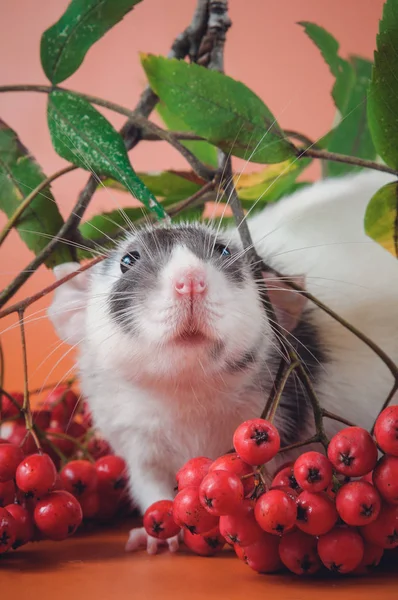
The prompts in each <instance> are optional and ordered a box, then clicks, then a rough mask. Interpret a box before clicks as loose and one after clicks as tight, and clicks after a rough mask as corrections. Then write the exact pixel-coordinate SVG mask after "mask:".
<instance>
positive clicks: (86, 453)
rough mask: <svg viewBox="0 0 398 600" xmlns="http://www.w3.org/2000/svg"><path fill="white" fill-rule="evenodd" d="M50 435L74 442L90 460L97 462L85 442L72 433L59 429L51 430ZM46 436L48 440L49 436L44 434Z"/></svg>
mask: <svg viewBox="0 0 398 600" xmlns="http://www.w3.org/2000/svg"><path fill="white" fill-rule="evenodd" d="M43 434H44V432H43ZM48 435H51V437H54V438H57V439H60V440H67V441H68V442H71V443H73V444H74V445H75V446H76V448H79V450H81V451H82V452H83V453H84V456H86V457H87V458H88V460H89V461H90V462H95V461H94V459H93V457H92V456H91V454H90V452H89V451H88V450H87V448H86V447H85V446H84V444H82V443H81V442H79V440H77V439H76V438H74V437H72V436H71V435H68V434H67V433H58V431H51V432H50V433H49V434H48ZM44 438H45V439H46V441H47V440H48V437H47V435H46V434H44Z"/></svg>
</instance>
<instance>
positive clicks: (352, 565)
mask: <svg viewBox="0 0 398 600" xmlns="http://www.w3.org/2000/svg"><path fill="white" fill-rule="evenodd" d="M318 554H319V558H320V559H321V561H322V562H323V564H324V565H325V567H326V568H327V569H329V571H332V572H333V573H349V572H350V571H353V570H354V569H356V568H357V567H358V566H359V565H360V563H361V561H362V559H363V555H364V543H363V539H362V538H361V536H360V535H359V533H357V532H356V531H355V529H351V528H348V527H347V528H345V527H341V528H339V527H336V528H335V529H332V531H329V533H326V534H325V535H322V536H321V537H320V538H319V540H318Z"/></svg>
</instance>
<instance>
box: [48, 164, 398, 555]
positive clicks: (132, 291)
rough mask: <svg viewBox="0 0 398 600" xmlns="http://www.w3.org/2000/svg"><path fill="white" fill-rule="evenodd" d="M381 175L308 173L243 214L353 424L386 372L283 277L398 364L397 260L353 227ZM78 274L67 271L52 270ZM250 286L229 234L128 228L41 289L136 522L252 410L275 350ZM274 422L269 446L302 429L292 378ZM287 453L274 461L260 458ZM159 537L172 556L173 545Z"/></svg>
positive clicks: (301, 341) (236, 240) (309, 418)
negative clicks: (123, 476) (124, 481)
mask: <svg viewBox="0 0 398 600" xmlns="http://www.w3.org/2000/svg"><path fill="white" fill-rule="evenodd" d="M391 181H394V178H393V177H392V176H391V175H386V174H385V173H380V172H359V173H355V174H350V175H345V176H342V177H336V178H333V179H324V180H320V181H317V182H315V183H314V184H311V185H310V186H309V187H305V188H303V189H299V190H297V191H296V192H294V193H293V194H291V195H290V196H287V197H284V198H282V199H281V200H280V201H279V202H277V203H275V204H272V205H269V206H267V207H266V208H265V209H263V210H262V211H260V212H258V213H256V214H255V215H254V216H250V215H249V216H248V219H247V222H248V225H249V229H250V232H251V235H252V238H253V242H254V246H255V248H256V251H257V252H258V254H259V255H260V256H261V257H262V258H263V259H264V262H265V264H266V265H269V266H270V267H272V268H273V269H275V270H276V271H278V273H281V274H282V276H276V275H275V274H273V273H272V272H264V273H263V277H264V284H265V285H266V286H267V290H268V292H269V297H270V300H271V302H272V304H273V307H274V311H275V314H276V317H277V319H278V322H279V323H280V326H281V327H282V329H283V330H284V332H285V334H286V338H287V343H289V344H291V345H292V346H293V347H294V348H295V350H296V351H297V353H298V354H299V356H300V358H301V360H302V361H303V363H304V364H305V367H306V369H307V372H308V374H309V376H310V377H311V381H312V384H313V386H314V389H315V391H316V393H317V395H318V397H319V399H320V401H321V404H322V406H323V407H324V408H325V409H327V410H329V411H331V412H333V413H337V414H340V415H342V416H344V417H345V418H346V419H348V420H349V421H352V422H354V423H355V424H356V425H358V426H361V427H365V428H367V429H369V428H370V427H371V425H372V423H373V420H374V419H375V417H376V416H377V414H378V412H379V410H380V408H381V406H382V404H383V402H384V400H385V398H386V397H387V395H388V392H389V390H390V389H391V387H392V384H393V378H392V375H391V373H390V371H389V370H388V368H387V367H386V365H385V364H384V363H383V362H382V361H381V360H380V358H379V357H378V356H376V354H375V353H374V352H373V351H372V350H371V349H370V348H368V347H367V346H366V345H365V344H364V343H363V342H362V341H361V340H359V339H358V338H357V337H356V336H355V335H353V334H352V333H351V332H350V331H348V330H347V329H346V328H344V327H343V326H342V325H341V324H340V323H338V322H336V321H335V320H334V319H333V318H332V317H331V316H329V315H327V314H326V313H325V312H324V311H322V310H321V309H320V308H318V307H317V306H315V305H314V304H313V303H311V302H309V301H308V300H307V299H306V298H305V297H303V295H301V294H300V293H298V292H296V291H294V290H292V289H291V288H290V287H289V286H288V285H287V284H286V283H285V282H284V279H283V275H284V276H287V277H289V278H293V279H295V281H297V282H298V283H299V284H300V285H301V286H302V287H304V288H305V289H306V290H307V291H309V292H311V293H312V294H314V295H315V296H316V297H317V298H319V299H320V300H321V301H322V302H324V303H325V304H327V305H328V306H330V308H331V309H333V310H334V311H336V312H337V313H338V314H339V315H340V316H341V317H343V318H344V319H346V320H347V321H348V322H350V323H351V324H352V325H353V326H355V327H357V328H358V329H359V330H361V331H362V332H363V333H364V334H366V335H367V336H368V337H369V338H371V339H372V340H373V341H374V342H375V343H376V344H378V345H379V346H380V347H381V348H382V349H383V350H384V351H385V352H386V353H387V354H388V355H389V356H390V357H391V358H392V360H394V361H395V362H397V361H398V265H397V262H396V259H395V257H393V256H392V255H391V254H390V253H389V252H387V251H386V250H385V249H384V248H383V247H381V246H380V245H378V244H377V243H376V242H374V241H373V240H372V239H370V238H369V237H368V236H367V235H366V234H365V232H364V215H365V211H366V206H367V204H368V202H369V200H370V198H371V197H372V195H373V194H374V193H375V192H376V191H377V190H378V189H380V187H382V186H383V185H385V184H387V183H389V182H391ZM78 268H79V264H78V263H66V264H63V265H59V266H58V267H56V268H55V269H54V274H55V277H56V278H58V279H59V278H61V277H63V276H65V275H66V274H68V273H71V272H73V271H75V270H76V269H78ZM258 284H259V282H257V281H255V279H254V277H253V275H252V271H251V269H250V266H249V263H248V260H247V256H246V253H245V252H244V251H243V249H242V243H241V241H240V236H239V231H238V230H237V229H236V228H235V227H227V228H224V229H223V228H220V229H218V228H217V227H215V226H212V225H208V224H204V223H199V222H197V223H192V222H191V223H188V222H187V223H181V222H180V223H176V224H171V225H170V224H163V223H160V224H155V225H147V226H144V227H142V228H140V229H132V230H131V231H129V232H127V233H126V235H125V237H124V238H123V239H122V240H121V241H119V242H117V243H116V245H115V248H114V249H113V250H111V251H110V253H109V255H108V257H107V258H106V259H104V260H103V261H102V262H100V263H98V264H96V265H95V266H93V267H92V268H91V269H89V270H87V271H85V272H83V273H80V274H79V275H78V276H76V277H75V278H73V279H71V280H69V281H68V282H66V283H65V284H63V285H61V286H60V287H59V288H57V289H56V290H55V292H54V296H53V300H52V303H51V306H50V308H49V310H48V315H49V317H50V319H51V321H52V323H53V325H54V327H55V329H56V331H57V333H58V335H59V336H60V337H61V338H62V339H63V340H64V341H65V342H67V343H69V344H71V345H76V346H77V347H78V359H77V364H78V373H79V379H80V383H81V391H82V393H83V395H84V396H85V397H86V398H87V400H88V404H89V406H90V409H91V411H92V414H93V419H94V425H95V426H96V427H97V428H99V430H100V431H101V432H102V433H103V435H104V436H105V437H106V438H107V440H108V441H109V443H110V444H111V446H112V448H113V449H114V451H115V452H116V453H118V454H120V455H121V456H122V457H123V458H124V459H125V460H126V463H127V466H128V470H129V480H130V483H129V486H130V494H131V497H132V499H133V500H134V503H135V504H136V505H137V506H138V508H139V510H140V511H141V513H142V514H143V513H144V512H145V511H146V509H147V508H148V507H149V506H150V505H151V504H152V503H153V502H155V501H158V500H161V499H173V497H174V496H175V475H176V472H177V471H178V469H179V468H180V467H181V466H183V464H185V462H186V461H187V460H189V459H190V458H193V457H195V456H207V457H209V458H212V459H215V458H216V457H218V456H220V455H222V454H225V453H226V452H228V451H229V450H230V449H231V447H232V436H233V432H234V430H235V428H236V427H237V426H238V425H239V424H240V423H241V422H243V421H245V420H247V419H251V418H256V417H259V416H260V415H261V412H262V410H263V408H264V405H265V402H266V400H267V397H268V394H269V393H270V390H271V387H272V384H273V381H274V378H275V374H276V372H277V369H278V365H279V363H280V359H281V354H282V353H283V351H282V350H281V348H280V346H279V344H278V342H277V340H276V338H275V336H274V335H273V332H272V328H271V324H270V322H269V321H268V318H267V316H266V313H265V311H264V309H263V307H262V304H261V300H260V293H259V285H258ZM261 285H262V283H261V282H260V286H261ZM395 399H396V397H395ZM275 425H276V426H277V428H278V430H279V431H280V434H281V443H282V445H286V444H291V443H294V442H295V441H297V440H304V439H307V438H309V437H310V436H311V435H312V434H313V433H314V423H313V415H312V411H311V407H310V405H309V401H308V399H307V396H306V393H305V391H304V390H303V388H302V386H301V384H300V381H299V380H298V379H297V376H296V375H295V374H293V375H292V376H291V377H290V378H289V380H288V383H287V385H286V388H285V391H284V393H283V396H282V399H281V403H280V406H279V408H278V410H277V413H276V416H275ZM325 425H326V431H327V434H328V435H329V436H331V435H333V434H334V433H336V432H337V431H338V430H339V429H341V428H342V427H343V425H342V424H341V423H338V422H337V421H334V420H331V419H326V420H325ZM318 449H319V448H318ZM300 452H302V450H301V449H300V450H296V451H292V453H291V454H290V455H289V454H286V453H284V454H282V455H281V456H280V457H279V455H278V456H277V457H276V458H275V459H274V461H273V464H274V465H275V467H276V466H278V464H279V463H278V461H280V462H285V461H286V460H290V459H294V457H295V456H297V455H298V454H299V453H300ZM162 543H163V542H160V541H159V540H157V539H155V538H153V537H151V536H149V535H147V534H146V532H145V530H144V529H143V528H136V529H133V530H132V531H131V532H130V535H129V539H128V541H127V544H126V549H127V550H135V549H137V548H139V547H141V546H146V548H147V551H148V552H149V553H156V552H157V550H158V547H159V545H160V544H162ZM164 543H165V544H168V546H169V549H170V550H171V551H175V550H177V548H178V545H179V536H177V537H175V538H172V539H170V540H167V541H166V542H164Z"/></svg>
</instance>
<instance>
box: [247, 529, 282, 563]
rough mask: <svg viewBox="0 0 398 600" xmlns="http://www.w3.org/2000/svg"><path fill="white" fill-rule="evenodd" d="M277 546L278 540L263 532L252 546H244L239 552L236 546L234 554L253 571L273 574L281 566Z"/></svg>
mask: <svg viewBox="0 0 398 600" xmlns="http://www.w3.org/2000/svg"><path fill="white" fill-rule="evenodd" d="M278 546H279V538H278V537H276V536H275V535H270V534H269V533H265V532H264V531H263V532H262V534H261V537H260V538H259V539H258V540H257V541H256V542H254V544H250V546H244V547H242V548H241V550H239V549H238V548H239V546H237V549H236V552H237V555H238V557H239V558H241V560H243V561H244V562H245V563H246V564H247V565H249V567H250V568H251V569H253V571H257V573H275V572H276V571H279V570H280V569H281V568H282V566H283V565H282V562H281V559H280V558H279V552H278Z"/></svg>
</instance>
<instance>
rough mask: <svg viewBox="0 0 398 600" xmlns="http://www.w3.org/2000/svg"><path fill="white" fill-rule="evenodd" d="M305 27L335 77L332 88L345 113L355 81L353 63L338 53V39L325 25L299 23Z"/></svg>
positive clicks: (333, 95) (333, 94) (335, 99)
mask: <svg viewBox="0 0 398 600" xmlns="http://www.w3.org/2000/svg"><path fill="white" fill-rule="evenodd" d="M298 24H299V25H302V26H303V27H304V31H305V33H306V34H307V35H308V37H309V38H310V39H311V40H312V41H313V42H314V44H315V45H316V46H317V47H318V49H319V50H320V52H321V54H322V56H323V58H324V60H325V62H326V63H327V64H328V66H329V69H330V72H331V73H332V75H333V76H334V77H335V80H336V81H335V83H334V85H333V89H332V97H333V100H334V103H335V105H336V107H337V108H338V110H339V111H340V113H342V114H345V112H346V109H347V105H348V100H349V97H350V93H351V89H352V86H353V85H354V82H355V73H354V69H353V67H352V65H351V64H350V63H349V62H348V61H347V60H344V59H343V58H341V57H340V56H339V54H338V52H339V44H338V42H337V40H336V39H335V38H334V37H333V36H332V35H331V34H330V33H328V32H327V31H326V30H325V29H324V28H323V27H320V26H319V25H316V24H315V23H309V22H308V21H300V22H299V23H298Z"/></svg>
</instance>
